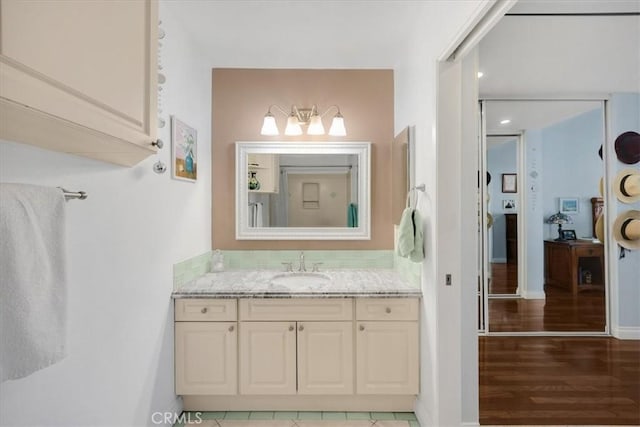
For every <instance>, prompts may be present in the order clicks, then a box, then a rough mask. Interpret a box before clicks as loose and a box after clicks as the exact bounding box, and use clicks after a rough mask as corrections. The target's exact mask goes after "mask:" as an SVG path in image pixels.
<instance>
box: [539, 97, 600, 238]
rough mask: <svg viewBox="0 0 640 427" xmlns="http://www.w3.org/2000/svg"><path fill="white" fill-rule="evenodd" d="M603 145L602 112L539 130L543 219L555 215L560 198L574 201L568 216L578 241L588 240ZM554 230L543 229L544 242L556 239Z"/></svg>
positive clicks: (556, 232) (549, 227)
mask: <svg viewBox="0 0 640 427" xmlns="http://www.w3.org/2000/svg"><path fill="white" fill-rule="evenodd" d="M602 143H603V121H602V108H596V109H595V110H592V111H589V112H587V113H583V114H580V115H579V116H576V117H573V118H571V119H568V120H564V121H562V122H560V123H557V124H554V125H552V126H549V127H546V128H544V129H542V156H543V158H544V170H543V173H542V185H543V191H544V198H543V200H544V207H543V209H544V211H543V216H544V218H545V219H546V218H548V217H549V216H551V215H553V214H554V213H556V212H558V210H559V209H560V208H559V200H560V198H562V197H575V198H577V199H578V205H579V212H578V213H577V214H571V215H570V217H571V219H572V221H573V223H572V224H567V225H565V226H563V228H564V229H570V230H575V231H576V234H577V236H578V237H592V236H593V231H592V219H591V216H592V215H591V198H592V197H599V196H600V194H599V191H598V185H599V182H600V178H601V177H602V176H603V175H604V165H603V162H602V160H601V159H600V157H599V156H598V149H599V148H600V146H601V145H602ZM557 237H558V226H557V225H551V224H547V225H546V226H545V239H550V238H553V239H555V238H557Z"/></svg>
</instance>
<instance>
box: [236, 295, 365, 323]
mask: <svg viewBox="0 0 640 427" xmlns="http://www.w3.org/2000/svg"><path fill="white" fill-rule="evenodd" d="M239 305H240V320H290V321H298V320H353V300H351V299H350V298H322V299H313V298H295V299H293V298H292V299H277V298H274V299H241V300H240V301H239Z"/></svg>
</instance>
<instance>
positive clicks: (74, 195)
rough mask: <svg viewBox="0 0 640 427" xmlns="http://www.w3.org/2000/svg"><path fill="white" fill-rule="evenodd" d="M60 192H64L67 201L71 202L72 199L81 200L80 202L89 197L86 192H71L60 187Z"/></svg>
mask: <svg viewBox="0 0 640 427" xmlns="http://www.w3.org/2000/svg"><path fill="white" fill-rule="evenodd" d="M58 188H59V189H60V190H62V192H63V193H64V198H65V199H66V200H71V199H80V200H84V199H86V198H87V197H89V196H88V195H87V193H86V192H84V191H69V190H65V189H64V188H62V187H58Z"/></svg>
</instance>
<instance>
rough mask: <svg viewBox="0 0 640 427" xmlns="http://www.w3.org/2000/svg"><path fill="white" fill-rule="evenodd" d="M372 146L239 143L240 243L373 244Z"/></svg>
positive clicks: (368, 144) (237, 169)
mask: <svg viewBox="0 0 640 427" xmlns="http://www.w3.org/2000/svg"><path fill="white" fill-rule="evenodd" d="M370 163H371V143H369V142H344V143H334V142H322V143H316V142H271V141H269V142H236V239H238V240H370V239H371V218H370V215H371V211H370V168H371V166H370Z"/></svg>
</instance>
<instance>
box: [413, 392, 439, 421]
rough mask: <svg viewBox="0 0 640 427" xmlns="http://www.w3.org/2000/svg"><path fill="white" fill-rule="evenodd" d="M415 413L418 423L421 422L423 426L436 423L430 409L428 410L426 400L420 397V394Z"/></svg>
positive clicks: (414, 408)
mask: <svg viewBox="0 0 640 427" xmlns="http://www.w3.org/2000/svg"><path fill="white" fill-rule="evenodd" d="M413 413H414V414H416V418H417V419H418V423H420V425H421V426H422V427H427V426H432V425H434V424H433V420H432V419H431V417H430V416H429V411H428V410H427V408H426V405H425V403H424V401H423V400H422V399H420V396H418V398H417V399H416V401H415V404H414V407H413Z"/></svg>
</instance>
